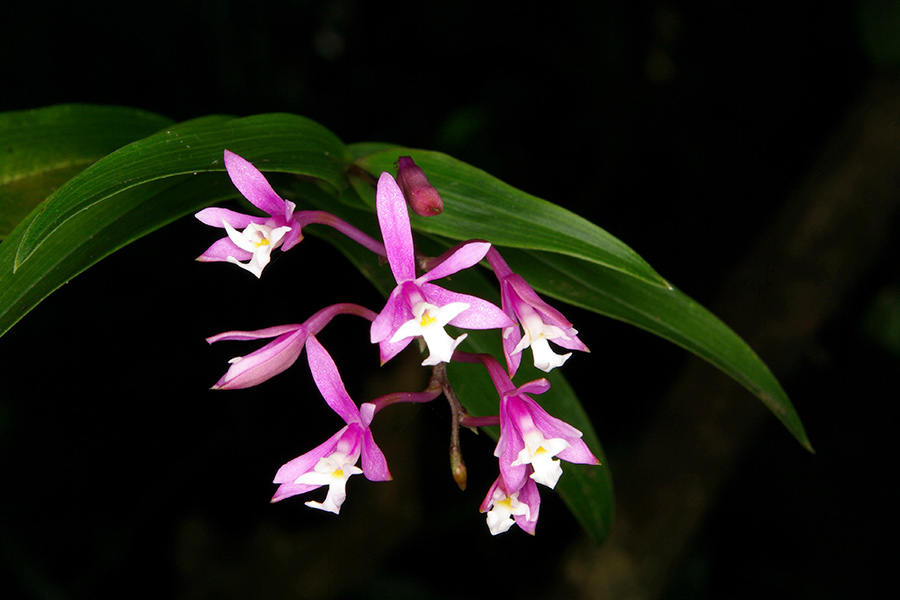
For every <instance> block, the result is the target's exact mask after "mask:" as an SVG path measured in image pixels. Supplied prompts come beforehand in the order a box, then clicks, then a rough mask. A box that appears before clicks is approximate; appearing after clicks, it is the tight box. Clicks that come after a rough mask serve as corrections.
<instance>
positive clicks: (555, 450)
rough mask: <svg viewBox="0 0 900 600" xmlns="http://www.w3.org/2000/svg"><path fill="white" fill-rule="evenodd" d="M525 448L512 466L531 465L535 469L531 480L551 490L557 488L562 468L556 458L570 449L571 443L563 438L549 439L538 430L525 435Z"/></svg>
mask: <svg viewBox="0 0 900 600" xmlns="http://www.w3.org/2000/svg"><path fill="white" fill-rule="evenodd" d="M523 439H524V442H525V447H524V448H522V449H521V450H520V451H519V455H518V456H517V457H516V460H515V461H514V462H513V463H512V466H517V465H527V464H530V465H531V466H532V468H533V469H534V473H532V474H531V478H532V479H534V480H535V481H536V482H537V483H540V484H543V485H546V486H547V487H549V488H554V487H556V482H558V481H559V478H560V476H561V475H562V466H561V465H560V464H559V460H554V457H555V456H556V455H557V454H559V453H560V452H562V451H563V450H565V449H566V448H568V447H569V442H567V441H566V440H564V439H562V438H551V439H547V438H545V437H544V436H543V435H541V433H540V432H539V431H537V430H536V429H535V430H533V431H531V432H529V433H526V434H524V435H523Z"/></svg>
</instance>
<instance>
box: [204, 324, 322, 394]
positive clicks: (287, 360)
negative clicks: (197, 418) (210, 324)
mask: <svg viewBox="0 0 900 600" xmlns="http://www.w3.org/2000/svg"><path fill="white" fill-rule="evenodd" d="M308 335H309V329H308V328H306V327H304V326H303V325H278V326H276V327H267V328H266V329H258V330H256V331H227V332H225V333H220V334H219V335H214V336H212V337H209V338H206V341H207V342H209V343H210V344H213V343H215V342H221V341H224V340H232V341H234V340H236V341H248V340H259V339H268V338H275V339H274V340H272V341H271V342H269V343H268V344H266V345H265V346H263V347H262V348H260V349H259V350H256V351H255V352H251V353H250V354H248V355H246V356H236V357H234V358H232V359H231V360H230V361H228V362H229V363H230V364H231V366H230V367H228V371H226V373H225V374H224V375H223V376H222V378H221V379H219V381H217V382H216V384H215V385H214V386H212V389H214V390H238V389H243V388H248V387H252V386H254V385H259V384H260V383H262V382H263V381H266V380H267V379H271V378H272V377H274V376H275V375H278V374H279V373H281V372H283V371H285V370H286V369H287V368H288V367H290V366H291V365H292V364H294V362H295V361H296V360H297V357H299V356H300V352H302V351H303V345H304V343H306V338H307V336H308Z"/></svg>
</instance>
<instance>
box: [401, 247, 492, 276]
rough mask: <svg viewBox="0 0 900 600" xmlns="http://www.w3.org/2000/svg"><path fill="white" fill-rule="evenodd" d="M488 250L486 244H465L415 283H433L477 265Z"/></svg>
mask: <svg viewBox="0 0 900 600" xmlns="http://www.w3.org/2000/svg"><path fill="white" fill-rule="evenodd" d="M490 249H491V245H490V243H488V242H468V243H465V244H463V245H461V246H460V247H459V248H458V249H457V250H456V251H455V252H454V253H453V254H451V255H450V256H449V257H447V258H446V259H445V260H444V261H442V262H441V263H440V264H439V265H437V266H435V267H434V268H433V269H431V270H430V271H428V272H427V273H425V274H424V275H422V276H421V277H419V279H417V280H416V282H417V283H420V284H421V283H425V282H429V281H434V280H435V279H441V278H442V277H447V276H448V275H453V274H454V273H458V272H459V271H462V270H463V269H468V268H469V267H472V266H474V265H477V264H478V263H479V262H481V259H483V258H484V256H485V255H486V254H487V253H488V250H490Z"/></svg>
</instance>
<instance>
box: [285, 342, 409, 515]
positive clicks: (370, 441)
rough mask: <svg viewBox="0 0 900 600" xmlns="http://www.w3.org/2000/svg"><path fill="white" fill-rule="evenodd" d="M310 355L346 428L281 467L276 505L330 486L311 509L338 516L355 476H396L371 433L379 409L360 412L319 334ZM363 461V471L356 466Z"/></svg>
mask: <svg viewBox="0 0 900 600" xmlns="http://www.w3.org/2000/svg"><path fill="white" fill-rule="evenodd" d="M306 353H307V358H308V359H309V368H310V370H311V371H312V375H313V380H314V381H315V383H316V387H318V388H319V391H320V392H321V393H322V397H323V398H325V402H327V403H328V405H329V406H330V407H331V408H332V409H333V410H334V411H335V412H336V413H337V414H338V416H340V417H341V418H342V419H343V420H344V422H345V423H346V425H345V426H344V427H342V428H341V429H340V430H339V431H338V432H337V433H335V434H334V435H333V436H331V437H330V438H329V439H328V440H327V441H326V442H325V443H323V444H320V445H319V446H317V447H316V448H314V449H312V450H310V451H309V452H307V453H306V454H303V455H302V456H298V457H297V458H295V459H294V460H292V461H290V462H288V463H286V464H285V465H283V466H282V467H281V468H280V469H278V472H277V473H276V474H275V479H274V483H278V484H281V485H279V486H278V489H277V490H276V492H275V495H274V496H273V497H272V502H278V501H280V500H284V499H285V498H289V497H291V496H296V495H297V494H305V493H306V492H309V491H312V490H314V489H317V488H320V487H322V486H324V485H327V486H328V493H327V494H326V496H325V500H324V501H323V502H316V501H312V500H311V501H309V502H307V503H306V505H307V506H310V507H312V508H318V509H320V510H325V511H328V512H333V513H335V514H337V513H339V512H340V510H341V505H342V504H343V502H344V500H345V499H346V497H347V493H346V485H347V480H348V479H349V478H350V477H351V476H352V475H358V474H360V473H362V474H364V475H365V476H366V478H367V479H369V480H370V481H388V480H390V479H391V473H390V471H389V470H388V466H387V461H386V460H385V458H384V454H382V452H381V449H380V448H379V447H378V446H377V445H376V444H375V440H374V438H373V437H372V431H371V430H370V429H369V425H370V424H371V423H372V418H373V417H374V416H375V406H374V405H373V404H371V403H369V402H367V403H365V404H363V405H362V406H360V407H359V408H357V406H356V404H355V403H354V402H353V400H352V399H351V398H350V395H349V394H348V393H347V390H346V388H345V387H344V382H343V381H341V376H340V373H338V370H337V366H336V365H335V364H334V360H333V359H332V358H331V355H329V354H328V351H327V350H325V348H324V347H322V344H321V343H319V341H318V340H317V339H316V337H315V336H314V335H310V336H309V338H308V340H307V342H306ZM360 459H361V465H362V468H360V467H357V466H356V463H357V461H360Z"/></svg>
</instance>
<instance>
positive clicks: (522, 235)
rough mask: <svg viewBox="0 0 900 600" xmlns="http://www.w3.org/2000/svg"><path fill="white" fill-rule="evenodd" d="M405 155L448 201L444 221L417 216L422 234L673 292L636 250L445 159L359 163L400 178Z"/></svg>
mask: <svg viewBox="0 0 900 600" xmlns="http://www.w3.org/2000/svg"><path fill="white" fill-rule="evenodd" d="M373 147H374V148H378V147H379V146H372V145H363V146H362V148H363V149H364V150H370V149H372V148H373ZM351 150H354V149H353V148H352V147H351ZM356 153H357V154H359V152H356ZM399 156H412V157H413V159H414V160H415V161H416V164H418V165H419V166H421V167H422V168H423V169H424V170H425V173H426V174H427V175H428V179H429V180H430V181H431V183H432V185H434V186H435V187H436V188H437V190H438V191H439V192H440V193H441V196H442V197H443V199H444V212H443V214H441V216H440V217H439V218H434V217H428V218H425V217H417V216H415V215H413V216H412V221H413V228H414V229H416V230H417V231H424V232H429V233H434V234H438V235H442V236H445V237H448V238H451V239H454V240H468V239H473V238H478V239H485V240H489V241H491V242H492V243H494V244H498V245H502V246H508V247H512V248H523V249H529V250H543V251H547V252H555V253H559V254H563V255H566V256H573V257H576V258H580V259H582V260H586V261H589V262H592V263H596V264H598V265H602V266H604V267H606V268H609V269H613V270H616V271H620V272H622V273H625V274H627V275H630V276H632V277H635V278H638V279H641V280H643V281H645V282H648V283H651V284H653V285H657V286H661V287H668V284H667V283H666V281H665V280H664V279H663V278H662V277H660V276H659V275H658V274H657V273H656V271H654V270H653V269H652V268H651V267H650V265H648V264H647V263H646V262H645V261H644V259H642V258H641V257H640V256H639V255H638V254H637V253H636V252H635V251H634V250H632V249H631V248H629V247H628V246H626V245H625V244H624V243H623V242H621V241H620V240H618V239H617V238H615V237H613V236H612V235H610V234H609V233H607V232H606V231H604V230H603V229H601V228H600V227H598V226H596V225H594V224H593V223H591V222H590V221H588V220H586V219H584V218H582V217H579V216H578V215H576V214H574V213H572V212H570V211H568V210H566V209H564V208H562V207H560V206H557V205H556V204H553V203H551V202H547V201H546V200H542V199H540V198H536V197H534V196H531V195H529V194H526V193H524V192H522V191H520V190H517V189H515V188H514V187H512V186H510V185H507V184H506V183H503V182H502V181H500V180H499V179H497V178H496V177H493V176H491V175H489V174H487V173H485V172H484V171H482V170H480V169H477V168H475V167H473V166H471V165H468V164H466V163H464V162H462V161H459V160H456V159H455V158H452V157H449V156H447V155H445V154H441V153H439V152H430V151H424V150H411V149H409V148H389V149H381V150H376V151H374V152H371V153H369V154H367V155H365V156H362V157H361V158H358V159H357V161H356V164H357V165H358V166H360V167H361V168H362V169H364V170H365V171H367V172H368V173H370V174H371V175H373V176H376V177H377V175H378V174H380V173H381V172H382V171H388V172H391V173H396V167H395V166H394V163H395V162H396V161H397V158H398V157H399ZM358 188H359V190H360V193H361V195H362V196H363V197H364V198H367V197H368V198H371V197H372V194H371V192H369V193H366V190H365V188H364V187H363V186H362V185H360V186H358Z"/></svg>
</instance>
